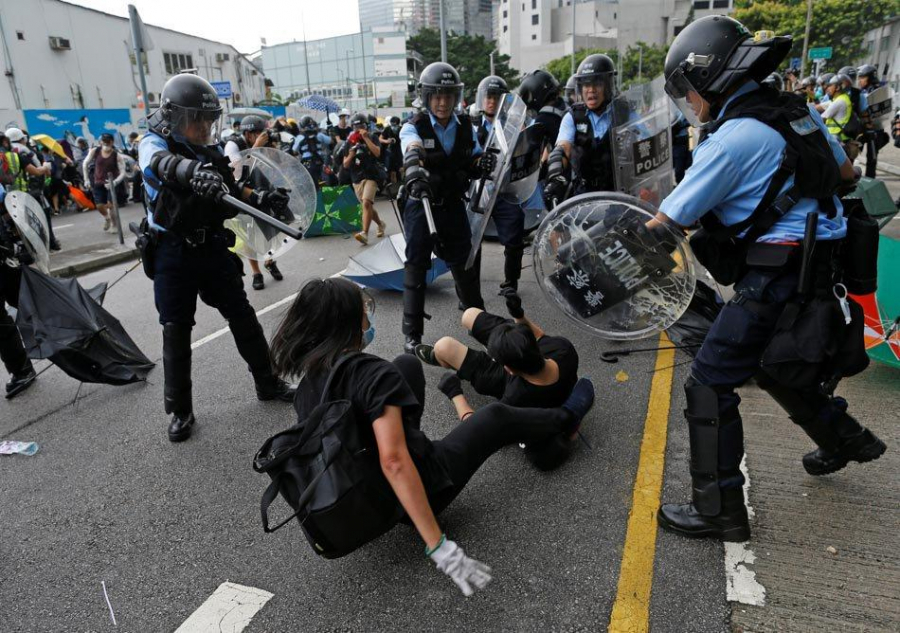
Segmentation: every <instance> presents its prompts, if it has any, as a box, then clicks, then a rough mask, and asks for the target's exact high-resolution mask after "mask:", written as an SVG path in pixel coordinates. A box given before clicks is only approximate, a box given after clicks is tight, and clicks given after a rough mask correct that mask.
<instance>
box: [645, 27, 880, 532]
mask: <svg viewBox="0 0 900 633" xmlns="http://www.w3.org/2000/svg"><path fill="white" fill-rule="evenodd" d="M790 49H791V39H790V38H782V37H777V38H772V39H767V40H762V41H756V40H754V38H753V37H752V36H751V35H750V33H749V32H748V31H747V30H746V29H745V28H744V26H743V25H742V24H741V23H740V22H737V21H736V20H733V19H731V18H728V17H724V16H710V17H705V18H701V19H699V20H696V21H694V22H692V23H691V24H690V25H688V26H687V27H685V29H684V30H683V31H682V32H681V33H680V34H679V35H678V37H676V38H675V41H674V42H673V43H672V46H671V48H670V49H669V53H668V56H667V57H666V63H665V76H666V92H667V93H668V94H669V96H670V97H672V99H673V100H674V101H675V103H676V105H677V106H678V107H679V109H680V110H681V111H682V112H683V113H684V115H685V117H686V118H687V120H688V121H689V122H691V124H692V125H694V126H701V125H702V126H705V128H704V129H705V132H706V133H707V134H706V136H705V139H704V140H703V141H702V142H701V143H700V144H699V145H698V146H697V148H696V149H695V150H694V164H693V166H692V167H691V168H690V169H689V170H688V171H687V174H686V175H685V178H684V180H683V181H682V182H681V184H680V185H678V187H676V188H675V190H674V192H673V193H672V194H670V195H669V197H667V198H666V199H665V200H664V201H663V202H662V205H661V206H660V213H659V215H658V216H657V220H658V221H661V222H669V223H673V224H676V225H678V226H681V227H687V226H691V225H693V224H694V223H695V222H697V221H698V220H699V221H700V222H701V223H702V224H703V226H704V232H705V235H707V236H708V237H711V238H712V240H710V239H707V240H706V241H705V242H700V241H699V240H696V239H695V238H697V236H696V235H695V236H693V237H692V239H691V244H692V246H694V252H695V254H696V255H697V258H698V259H699V260H700V261H701V263H703V264H704V265H706V266H707V267H708V268H709V269H710V272H712V273H713V276H714V277H716V278H717V279H718V280H719V281H720V282H724V283H731V282H732V281H734V282H736V283H735V285H734V290H735V296H734V298H733V299H732V300H731V301H729V302H728V303H727V304H726V305H725V307H724V308H723V309H722V311H721V313H720V314H719V316H718V317H717V319H716V320H715V322H714V323H713V325H712V328H711V329H710V331H709V333H708V334H707V336H706V339H705V341H704V343H703V345H702V347H701V348H700V351H699V352H698V354H697V356H696V358H695V359H694V362H693V364H692V366H691V371H690V377H689V378H688V380H687V383H686V385H685V394H686V396H687V407H686V410H685V417H686V418H687V422H688V426H689V429H690V445H691V460H690V461H691V480H692V484H693V485H692V492H693V497H692V501H691V502H690V503H686V504H681V505H678V504H664V505H663V506H662V507H661V508H660V510H659V513H658V519H659V524H660V526H661V527H663V528H664V529H666V530H671V531H675V532H678V533H681V534H684V535H686V536H693V537H714V538H718V539H722V540H725V541H744V540H746V539H748V538H749V537H750V526H749V522H748V520H747V511H746V508H745V506H744V494H743V490H742V485H743V483H744V476H743V474H742V473H741V470H740V463H741V458H742V457H743V454H744V445H743V429H742V424H741V415H740V411H739V407H738V405H739V404H740V397H739V396H738V395H737V394H736V393H735V389H736V388H737V387H739V386H740V385H742V384H744V383H745V382H746V381H747V380H749V379H750V378H753V377H754V376H756V377H757V384H759V386H760V387H762V388H763V389H764V390H766V391H767V392H768V393H769V394H770V395H771V396H772V397H773V398H774V399H775V400H776V401H777V402H778V403H779V404H780V405H781V406H782V407H783V408H784V409H785V410H786V411H787V413H788V415H789V417H790V418H791V420H792V421H793V422H794V423H796V424H797V425H798V426H800V428H801V429H803V431H804V432H806V433H807V435H808V436H809V437H810V438H811V439H812V440H813V441H814V442H815V444H816V445H817V446H818V448H817V449H816V450H815V451H813V452H811V453H809V454H808V455H806V456H804V457H803V460H802V462H803V467H804V469H805V470H806V471H807V472H808V473H809V474H811V475H825V474H828V473H833V472H835V471H837V470H839V469H841V468H843V467H844V466H846V465H847V463H848V462H850V461H856V462H867V461H870V460H872V459H876V458H877V457H879V456H880V455H881V454H882V453H883V452H884V451H885V445H884V443H883V442H882V441H881V440H879V439H878V438H877V437H875V435H874V434H873V433H872V432H871V431H869V430H867V429H865V428H864V427H862V426H861V425H860V424H859V422H857V421H856V420H855V419H854V418H853V417H852V416H851V415H850V414H849V413H848V412H847V402H846V401H845V400H843V399H842V398H836V397H832V396H831V394H830V390H829V389H828V388H823V386H822V380H823V379H824V378H825V377H824V376H822V375H820V371H824V369H823V368H821V367H814V366H810V365H807V364H806V363H807V362H808V361H806V360H805V359H800V358H797V359H796V360H797V364H795V365H794V367H805V368H807V369H806V370H805V371H806V372H807V373H806V374H804V376H803V378H802V380H801V378H800V377H799V376H794V377H793V378H794V380H793V381H790V382H789V380H788V378H787V377H786V376H785V374H780V373H778V372H777V371H776V368H773V367H772V366H768V365H766V363H765V362H762V361H764V360H765V359H766V358H768V356H764V350H766V349H767V347H771V346H773V345H775V340H776V337H773V333H777V332H785V331H786V332H787V333H788V334H789V335H791V336H793V335H796V336H802V340H804V341H805V343H804V344H805V345H807V344H808V345H822V346H830V345H831V343H834V342H836V341H822V340H818V339H821V337H817V336H816V335H818V333H819V331H818V330H816V333H815V335H813V336H812V337H811V338H810V333H807V334H806V336H803V331H802V330H801V328H802V327H803V323H804V320H803V319H799V318H793V317H795V316H796V314H797V311H798V310H800V311H805V310H826V311H828V310H830V311H832V312H830V313H829V314H833V311H834V310H838V299H837V298H835V297H836V294H837V295H838V296H843V297H844V299H843V301H841V302H840V303H841V305H842V309H845V310H847V311H848V312H847V314H850V313H851V312H852V310H851V307H852V306H850V304H848V303H847V302H846V298H845V297H846V295H845V294H844V295H841V293H839V289H840V288H842V287H843V286H842V285H841V284H840V282H841V281H842V279H843V280H846V279H847V277H845V276H844V274H843V269H842V264H841V262H840V261H839V260H838V258H837V255H838V253H839V251H840V249H841V247H842V246H843V242H844V237H845V235H846V234H847V221H846V219H845V218H844V216H843V212H842V208H841V203H840V201H839V200H838V198H837V197H835V196H834V195H833V192H834V190H835V189H836V188H837V186H838V185H840V184H841V183H842V182H848V181H849V182H851V183H852V181H853V169H852V166H851V164H850V162H849V161H848V160H847V157H846V155H845V154H844V152H843V150H842V149H841V147H840V146H839V144H838V143H837V142H836V141H835V140H834V139H833V138H832V137H831V135H829V134H828V133H827V131H826V129H825V126H824V124H823V122H822V121H821V119H820V118H819V117H818V116H816V114H815V113H814V111H813V110H812V109H811V107H810V106H808V105H807V104H806V100H805V99H804V98H803V97H799V96H797V95H794V94H792V93H778V92H776V91H774V90H772V89H770V88H767V87H761V86H760V84H759V82H760V81H761V80H762V79H763V78H764V77H766V75H767V74H768V73H770V72H772V70H774V69H775V68H776V67H777V66H778V64H779V63H780V62H781V61H782V60H783V59H784V58H785V57H786V56H787V54H788V52H789V51H790ZM807 227H810V228H807ZM815 241H817V242H818V243H817V244H815V249H814V250H813V249H812V248H809V247H808V246H805V247H803V248H801V247H798V246H797V244H798V243H803V242H806V243H807V245H809V244H813V243H814V242H815ZM704 244H705V246H704ZM715 244H718V245H719V247H718V248H713V247H711V245H712V246H714V245H715ZM863 255H864V256H865V254H863ZM845 257H846V255H845ZM802 262H805V263H806V264H805V265H804V266H802V268H803V270H804V273H803V274H802V275H801V263H802ZM848 283H849V282H848ZM844 292H846V288H844ZM813 299H815V300H813ZM816 314H819V313H816ZM838 314H840V310H838ZM789 317H790V318H789ZM816 318H818V317H816ZM855 318H859V319H861V318H862V315H861V311H859V313H858V314H857V316H856V317H855ZM841 321H843V319H841ZM806 322H807V323H808V320H807V321H806ZM835 336H837V334H835ZM841 336H842V337H843V336H844V335H843V334H842V335H841ZM859 338H860V339H861V337H859ZM770 339H771V341H772V342H770ZM780 340H785V339H783V338H782V339H780ZM791 340H792V339H791ZM846 340H847V341H851V340H853V339H852V337H850V336H847V337H846ZM808 345H807V346H808ZM775 351H776V350H775V349H774V348H773V350H772V353H775ZM854 351H855V352H856V353H857V354H860V353H861V354H862V357H863V359H864V358H865V353H864V350H862V346H861V340H860V341H859V345H858V346H855V345H854ZM777 352H778V354H780V356H779V357H780V358H782V359H790V358H793V357H792V356H791V354H796V351H793V352H791V351H790V350H785V349H778V350H777ZM804 353H815V352H814V350H811V349H805V350H804ZM857 358H858V356H857ZM761 366H762V371H760V369H761ZM863 366H864V363H863ZM858 370H859V369H858V368H857V370H856V371H858ZM841 375H845V374H841ZM833 377H834V376H833V375H831V376H829V379H831V378H833ZM832 388H833V387H832Z"/></svg>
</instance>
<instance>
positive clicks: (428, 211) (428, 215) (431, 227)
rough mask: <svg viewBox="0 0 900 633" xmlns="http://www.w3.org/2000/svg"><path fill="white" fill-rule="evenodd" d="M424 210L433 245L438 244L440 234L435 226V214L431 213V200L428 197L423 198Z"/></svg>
mask: <svg viewBox="0 0 900 633" xmlns="http://www.w3.org/2000/svg"><path fill="white" fill-rule="evenodd" d="M421 200H422V208H423V209H425V222H426V223H427V224H428V233H429V235H431V240H432V242H433V243H435V244H436V243H437V241H438V234H437V227H436V226H435V225H434V214H433V213H432V212H431V199H430V198H429V197H428V196H422V198H421Z"/></svg>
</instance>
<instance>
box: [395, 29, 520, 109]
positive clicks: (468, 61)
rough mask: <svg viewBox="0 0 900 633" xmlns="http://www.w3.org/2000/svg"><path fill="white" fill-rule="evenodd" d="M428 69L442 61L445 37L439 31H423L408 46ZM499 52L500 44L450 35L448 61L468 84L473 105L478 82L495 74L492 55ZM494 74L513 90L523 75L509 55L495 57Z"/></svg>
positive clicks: (467, 95)
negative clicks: (442, 43) (511, 61)
mask: <svg viewBox="0 0 900 633" xmlns="http://www.w3.org/2000/svg"><path fill="white" fill-rule="evenodd" d="M406 46H407V48H408V49H409V50H413V51H416V52H417V53H419V54H420V55H421V56H422V58H423V59H424V60H425V64H426V65H428V64H430V63H432V62H439V61H441V34H440V32H439V31H437V30H436V29H422V30H421V31H419V33H418V35H414V36H413V37H411V38H409V40H408V41H407V43H406ZM496 48H497V44H496V42H494V41H493V40H489V39H486V38H485V37H484V36H481V35H478V36H472V35H456V34H453V33H448V34H447V61H448V62H449V63H450V64H452V65H453V67H454V68H456V70H457V71H459V76H460V79H462V82H463V83H464V84H465V86H466V87H465V97H466V100H467V101H471V100H472V99H473V98H474V97H475V91H476V90H477V89H478V82H480V81H481V80H482V79H484V78H485V77H487V76H488V75H489V74H490V73H491V62H490V54H491V51H493V50H495V49H496ZM494 74H496V75H497V76H499V77H502V78H503V79H505V80H506V82H507V83H508V84H509V87H510V88H513V87H515V86H516V85H518V79H517V77H518V75H519V72H518V71H517V70H515V69H514V68H510V66H509V55H500V54H499V53H495V54H494Z"/></svg>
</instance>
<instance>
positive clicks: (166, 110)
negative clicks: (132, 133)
mask: <svg viewBox="0 0 900 633" xmlns="http://www.w3.org/2000/svg"><path fill="white" fill-rule="evenodd" d="M159 102H160V106H159V108H157V109H156V111H155V112H154V113H153V114H151V115H150V118H149V120H148V125H149V127H150V129H151V130H152V131H154V132H156V133H157V134H159V135H161V136H165V137H170V136H171V137H172V138H173V139H174V140H175V141H178V142H183V143H188V144H190V145H213V144H215V143H216V142H217V139H218V135H219V131H220V129H219V128H220V127H221V119H222V104H221V103H219V96H218V95H217V94H216V90H215V88H213V87H212V86H211V85H210V84H209V82H208V81H206V80H205V79H203V77H198V76H197V75H192V74H188V73H184V74H180V75H175V76H174V77H172V78H171V79H169V81H167V82H166V85H165V86H163V89H162V94H161V95H160V98H159Z"/></svg>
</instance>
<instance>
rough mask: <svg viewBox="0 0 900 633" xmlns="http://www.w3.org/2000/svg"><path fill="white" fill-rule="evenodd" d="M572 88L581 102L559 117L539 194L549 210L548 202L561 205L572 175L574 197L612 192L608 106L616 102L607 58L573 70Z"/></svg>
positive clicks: (587, 61)
mask: <svg viewBox="0 0 900 633" xmlns="http://www.w3.org/2000/svg"><path fill="white" fill-rule="evenodd" d="M575 85H576V90H577V93H578V95H580V102H578V103H576V104H574V105H573V106H572V108H571V110H570V111H569V112H568V114H566V115H565V116H564V117H563V120H562V123H561V124H560V128H559V136H558V137H557V139H556V147H554V148H553V151H551V152H550V156H549V159H548V168H547V187H546V189H545V191H544V198H545V200H546V201H547V206H548V207H550V206H552V204H553V200H556V201H558V202H561V201H562V200H563V199H564V198H565V195H566V192H567V191H568V189H569V174H570V171H572V172H574V174H573V179H574V181H573V182H572V185H573V189H574V194H575V195H577V194H581V193H585V192H588V191H613V190H615V178H614V173H613V159H612V145H611V141H610V129H611V128H612V126H613V125H614V123H613V121H612V108H611V107H610V105H611V104H612V102H613V99H615V97H616V67H615V64H613V61H612V60H611V59H610V58H609V57H607V56H606V55H602V54H596V55H588V56H587V57H585V58H584V61H582V62H581V64H579V65H578V72H576V73H575ZM570 167H571V170H570Z"/></svg>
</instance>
